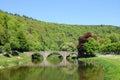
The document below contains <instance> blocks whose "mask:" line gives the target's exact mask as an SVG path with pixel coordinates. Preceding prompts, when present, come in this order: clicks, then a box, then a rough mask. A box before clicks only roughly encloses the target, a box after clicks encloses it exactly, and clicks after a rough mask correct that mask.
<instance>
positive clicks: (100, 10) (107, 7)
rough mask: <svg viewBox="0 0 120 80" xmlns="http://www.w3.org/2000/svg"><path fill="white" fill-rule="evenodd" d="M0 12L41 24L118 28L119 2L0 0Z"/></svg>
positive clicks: (97, 0)
mask: <svg viewBox="0 0 120 80" xmlns="http://www.w3.org/2000/svg"><path fill="white" fill-rule="evenodd" d="M0 9H1V10H3V11H6V12H9V13H17V14H20V15H26V16H28V17H32V18H34V19H38V20H41V21H45V22H55V23H63V24H73V25H101V24H103V25H115V26H120V0H0Z"/></svg>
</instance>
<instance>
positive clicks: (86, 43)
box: [77, 32, 97, 57]
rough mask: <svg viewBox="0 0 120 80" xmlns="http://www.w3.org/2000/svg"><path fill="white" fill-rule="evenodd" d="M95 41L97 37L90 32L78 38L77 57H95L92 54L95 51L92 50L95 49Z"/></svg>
mask: <svg viewBox="0 0 120 80" xmlns="http://www.w3.org/2000/svg"><path fill="white" fill-rule="evenodd" d="M89 38H90V39H89ZM91 38H92V39H91ZM96 39H97V37H96V36H95V35H93V34H92V33H90V32H88V33H85V34H84V35H83V36H81V37H79V39H78V40H79V44H78V46H77V48H78V57H89V56H95V55H94V53H93V52H94V50H95V49H94V48H96V42H95V40H96ZM94 43H95V44H94ZM92 53H93V54H92Z"/></svg>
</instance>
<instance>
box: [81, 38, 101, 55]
mask: <svg viewBox="0 0 120 80" xmlns="http://www.w3.org/2000/svg"><path fill="white" fill-rule="evenodd" d="M83 48H84V50H85V56H86V57H87V56H88V57H93V56H95V52H97V51H98V50H99V43H98V42H97V41H96V40H95V39H94V38H91V37H90V38H88V39H87V42H86V43H85V44H84V46H83Z"/></svg>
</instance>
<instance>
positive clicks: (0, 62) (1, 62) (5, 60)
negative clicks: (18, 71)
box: [0, 53, 31, 69]
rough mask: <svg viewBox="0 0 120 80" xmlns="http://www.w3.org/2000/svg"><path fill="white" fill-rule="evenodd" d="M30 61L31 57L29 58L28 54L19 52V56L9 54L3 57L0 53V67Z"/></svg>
mask: <svg viewBox="0 0 120 80" xmlns="http://www.w3.org/2000/svg"><path fill="white" fill-rule="evenodd" d="M30 61H31V59H30V58H29V56H28V55H26V54H23V53H20V55H19V56H11V57H5V56H3V55H0V69H2V68H5V67H12V66H17V65H22V64H24V63H28V62H30Z"/></svg>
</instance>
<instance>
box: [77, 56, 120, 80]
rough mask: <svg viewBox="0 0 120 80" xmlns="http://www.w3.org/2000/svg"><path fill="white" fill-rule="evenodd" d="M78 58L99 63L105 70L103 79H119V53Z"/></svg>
mask: <svg viewBox="0 0 120 80" xmlns="http://www.w3.org/2000/svg"><path fill="white" fill-rule="evenodd" d="M79 60H80V61H81V60H82V61H85V62H98V63H100V64H101V65H102V66H103V68H104V70H105V76H104V79H105V80H120V55H97V57H94V58H81V59H79Z"/></svg>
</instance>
